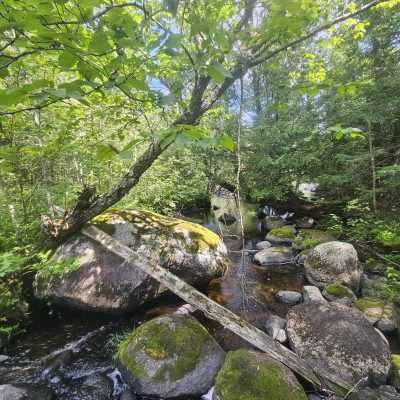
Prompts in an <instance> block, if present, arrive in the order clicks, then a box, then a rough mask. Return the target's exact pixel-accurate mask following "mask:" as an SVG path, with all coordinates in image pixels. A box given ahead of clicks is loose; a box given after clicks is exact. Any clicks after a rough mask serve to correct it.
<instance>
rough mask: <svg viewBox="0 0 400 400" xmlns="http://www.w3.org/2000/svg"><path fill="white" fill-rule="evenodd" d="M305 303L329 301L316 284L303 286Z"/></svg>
mask: <svg viewBox="0 0 400 400" xmlns="http://www.w3.org/2000/svg"><path fill="white" fill-rule="evenodd" d="M303 301H304V304H310V303H327V302H328V301H327V300H326V299H325V298H324V297H323V296H322V293H321V291H320V290H319V289H318V288H317V287H316V286H304V287H303Z"/></svg>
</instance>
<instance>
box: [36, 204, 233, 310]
mask: <svg viewBox="0 0 400 400" xmlns="http://www.w3.org/2000/svg"><path fill="white" fill-rule="evenodd" d="M92 222H93V223H94V224H95V225H96V226H98V227H99V228H101V229H102V230H103V231H105V232H107V233H108V234H111V236H112V237H113V238H114V239H116V240H118V241H119V242H121V243H122V244H124V245H125V246H128V247H129V248H131V249H132V250H133V251H134V252H135V254H136V256H137V258H136V263H138V264H143V265H148V264H158V265H160V266H162V267H165V268H167V269H168V270H170V271H171V272H173V273H174V274H176V275H178V276H179V277H180V278H182V279H183V280H185V281H186V282H188V283H190V284H192V285H195V286H201V285H206V284H207V283H208V282H209V281H210V280H212V279H214V278H217V277H220V276H222V275H223V273H224V271H225V270H226V268H227V267H228V266H229V260H228V258H227V249H226V247H225V245H224V243H223V241H222V240H221V239H220V238H219V236H218V235H216V234H215V233H214V232H212V231H210V230H208V229H206V228H204V227H202V226H201V225H198V224H195V223H192V222H189V221H185V220H180V219H176V218H170V217H165V216H162V215H159V214H156V213H153V212H150V211H139V210H119V211H118V210H116V211H110V212H107V213H104V214H102V215H100V216H98V217H96V218H95V219H94V220H93V221H92ZM70 259H74V260H76V261H77V262H78V264H79V265H78V268H73V269H71V270H69V271H68V273H65V274H62V275H58V274H50V276H49V275H46V276H44V275H43V274H41V273H38V274H37V275H36V279H35V295H36V296H37V297H39V298H40V299H44V300H46V301H51V302H54V303H58V304H61V305H67V306H72V307H77V308H82V309H84V310H90V311H91V310H93V311H105V312H113V313H123V312H127V311H131V310H133V309H135V308H137V307H139V306H141V305H142V304H144V303H145V302H147V301H149V300H152V299H154V298H155V297H156V296H157V295H158V294H159V293H160V285H159V284H158V283H157V282H156V281H155V280H154V279H152V278H151V277H150V276H149V275H147V274H146V273H144V272H142V271H141V270H140V269H138V268H137V267H135V266H133V265H132V264H130V263H127V262H125V261H124V260H122V259H121V258H120V257H118V256H116V255H115V254H114V253H113V252H111V251H109V250H107V249H105V248H104V247H103V246H102V245H101V244H99V243H97V242H94V241H92V240H91V239H89V238H88V237H86V236H84V235H81V234H78V235H75V236H74V237H72V238H70V239H69V240H67V241H66V242H65V243H64V244H63V245H61V246H60V247H59V248H58V249H57V251H56V252H55V254H54V256H53V260H54V261H55V262H60V261H65V260H70Z"/></svg>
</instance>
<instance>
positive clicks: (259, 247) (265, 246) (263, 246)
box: [256, 240, 272, 250]
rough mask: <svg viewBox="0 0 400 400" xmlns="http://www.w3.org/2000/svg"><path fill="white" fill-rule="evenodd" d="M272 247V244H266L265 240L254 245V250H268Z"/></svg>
mask: <svg viewBox="0 0 400 400" xmlns="http://www.w3.org/2000/svg"><path fill="white" fill-rule="evenodd" d="M271 246H272V244H271V243H270V242H268V241H267V240H264V241H262V242H258V243H257V244H256V249H257V250H265V249H269V248H270V247H271Z"/></svg>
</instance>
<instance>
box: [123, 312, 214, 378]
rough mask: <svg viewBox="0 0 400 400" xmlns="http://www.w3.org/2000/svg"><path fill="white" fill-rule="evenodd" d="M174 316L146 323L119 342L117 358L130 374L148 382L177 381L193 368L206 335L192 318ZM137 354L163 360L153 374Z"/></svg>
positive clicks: (205, 331)
mask: <svg viewBox="0 0 400 400" xmlns="http://www.w3.org/2000/svg"><path fill="white" fill-rule="evenodd" d="M177 318H178V317H176V316H174V319H173V320H172V319H171V322H167V320H166V319H165V317H162V318H156V319H154V320H152V321H149V322H146V323H145V324H143V325H142V326H140V327H139V328H137V329H135V330H134V331H133V332H132V333H131V334H130V335H129V336H128V337H127V338H126V339H125V340H123V341H122V342H121V343H120V344H119V346H118V353H117V357H118V359H119V360H120V362H121V363H122V364H123V365H124V366H125V368H127V369H128V370H129V371H130V372H131V374H132V375H133V376H136V377H138V378H139V379H142V380H144V381H146V382H152V383H157V382H163V381H166V380H168V381H177V380H179V379H181V378H183V377H184V376H185V375H186V374H187V373H189V372H190V371H192V370H193V369H194V368H195V367H196V365H197V363H198V361H199V358H200V356H201V354H202V352H203V349H204V345H205V343H206V342H207V340H208V339H209V334H208V332H207V330H206V329H205V328H204V327H203V326H202V325H200V324H199V323H198V322H197V321H196V320H195V319H194V318H192V317H187V316H185V317H179V319H177ZM139 353H144V354H145V355H146V357H147V358H151V359H153V360H160V361H163V362H162V363H160V365H161V366H160V367H159V369H158V370H157V371H156V372H155V373H154V374H152V375H150V374H149V373H148V371H146V370H145V369H144V368H143V365H142V364H143V362H138V361H137V357H136V356H137V355H138V354H139Z"/></svg>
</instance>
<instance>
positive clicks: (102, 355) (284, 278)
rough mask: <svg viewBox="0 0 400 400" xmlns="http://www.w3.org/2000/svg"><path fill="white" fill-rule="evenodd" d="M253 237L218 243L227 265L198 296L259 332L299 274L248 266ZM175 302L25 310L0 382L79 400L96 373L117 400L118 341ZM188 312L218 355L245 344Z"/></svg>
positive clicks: (296, 286)
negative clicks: (24, 325) (99, 311)
mask: <svg viewBox="0 0 400 400" xmlns="http://www.w3.org/2000/svg"><path fill="white" fill-rule="evenodd" d="M196 222H198V221H196ZM201 222H202V223H203V225H205V226H207V227H209V228H210V229H213V230H215V231H218V230H219V229H220V228H219V227H218V226H217V225H216V223H215V219H214V218H209V217H208V216H206V217H204V218H202V219H201ZM260 239H261V237H257V234H255V233H254V232H253V233H252V234H251V235H249V237H248V238H247V239H246V240H247V241H246V245H245V251H242V249H241V247H242V246H241V243H242V242H241V241H240V240H237V239H235V237H234V236H228V237H227V238H226V244H227V246H228V249H229V251H230V258H231V261H232V268H231V269H230V270H229V271H228V273H227V274H226V275H225V276H224V277H223V278H219V279H215V280H213V281H212V282H211V283H210V284H209V286H208V288H204V292H205V293H207V294H208V296H209V297H211V298H212V299H214V300H215V301H217V302H219V303H220V304H222V305H224V306H225V307H227V308H229V309H231V310H232V311H234V312H235V313H237V314H239V315H241V316H242V317H243V318H245V319H246V320H248V321H249V322H251V323H253V324H254V325H255V326H257V327H259V328H261V329H263V327H264V324H265V322H266V320H267V319H268V317H269V316H270V315H271V314H277V315H280V316H282V317H285V315H286V313H287V311H288V307H287V306H286V305H283V304H280V303H278V302H277V301H276V300H275V296H274V294H275V293H276V292H277V291H279V290H282V289H287V290H297V291H301V289H302V287H303V284H304V277H303V274H302V272H301V270H300V269H299V268H298V267H296V266H293V268H291V269H288V271H289V272H288V273H284V274H282V273H276V272H273V268H269V269H265V268H263V267H260V266H257V265H256V264H254V263H253V262H252V258H253V255H254V250H253V249H254V246H255V243H256V242H257V241H258V240H260ZM182 305H183V302H182V301H181V300H180V299H179V298H177V297H176V296H174V295H167V296H164V297H163V298H160V299H158V300H157V301H155V302H154V303H153V304H150V305H147V306H146V307H145V308H143V309H141V310H139V311H137V312H135V313H134V314H133V315H131V316H125V317H120V318H116V317H109V316H102V315H96V314H88V313H81V312H77V311H72V310H60V309H49V308H46V307H44V306H39V305H37V306H35V307H33V310H34V312H33V315H32V325H31V326H30V327H29V329H28V333H27V334H25V335H23V336H21V337H20V338H19V339H18V340H16V341H15V342H14V343H13V344H12V345H11V346H10V347H9V348H8V351H7V353H6V354H7V355H8V356H10V359H8V360H7V361H5V362H3V363H1V364H0V384H4V383H37V384H43V385H45V386H48V387H51V388H52V389H53V390H54V391H55V392H56V394H57V399H60V400H85V399H86V397H85V393H84V391H83V390H82V383H83V382H84V381H85V378H87V377H88V376H89V375H91V374H93V373H96V372H99V373H102V374H103V375H104V376H106V377H107V379H108V380H109V382H110V384H112V387H113V397H112V399H118V398H119V395H120V393H121V392H122V391H123V390H124V389H125V385H124V383H123V382H122V381H121V378H120V376H119V373H118V370H117V369H116V368H115V362H114V353H115V347H116V343H117V341H118V337H121V336H122V335H123V334H124V333H126V332H127V331H130V330H132V329H133V328H134V327H135V326H138V325H139V324H141V323H143V322H144V321H146V320H149V319H151V318H154V317H156V316H159V315H163V314H167V313H172V312H174V311H176V310H177V309H178V308H179V307H180V306H182ZM194 315H195V317H197V318H198V319H199V320H200V321H201V322H202V323H203V324H204V325H205V326H206V327H207V328H208V329H209V331H210V333H211V334H212V335H213V336H214V337H215V338H216V340H217V341H218V342H219V343H220V344H221V345H222V346H223V348H224V349H225V350H233V349H237V348H239V347H248V346H250V345H248V344H247V343H246V342H245V341H244V340H242V339H240V338H238V337H237V336H236V335H234V334H232V333H230V332H229V331H228V330H226V329H223V328H222V327H221V326H220V325H219V324H218V323H217V322H214V321H211V320H208V319H206V318H205V317H204V316H203V315H202V314H201V313H200V312H196V313H195V314H194ZM187 400H189V399H187ZM192 400H193V399H192Z"/></svg>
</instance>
